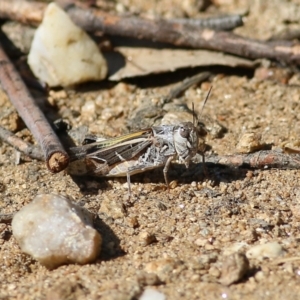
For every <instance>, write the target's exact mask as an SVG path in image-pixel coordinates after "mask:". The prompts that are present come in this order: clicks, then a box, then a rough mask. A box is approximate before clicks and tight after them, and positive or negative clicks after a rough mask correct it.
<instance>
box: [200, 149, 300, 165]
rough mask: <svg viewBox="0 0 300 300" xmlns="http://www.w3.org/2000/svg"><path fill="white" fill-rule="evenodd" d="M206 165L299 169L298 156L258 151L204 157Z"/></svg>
mask: <svg viewBox="0 0 300 300" xmlns="http://www.w3.org/2000/svg"><path fill="white" fill-rule="evenodd" d="M205 162H206V163H214V164H221V165H225V166H228V167H246V168H254V169H262V168H277V169H300V155H299V154H286V153H282V152H279V151H274V150H270V151H267V150H265V151H258V152H255V153H250V154H234V155H224V156H210V157H205Z"/></svg>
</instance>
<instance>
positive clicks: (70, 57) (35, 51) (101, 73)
mask: <svg viewBox="0 0 300 300" xmlns="http://www.w3.org/2000/svg"><path fill="white" fill-rule="evenodd" d="M28 64H29V66H30V68H31V70H32V72H33V73H34V75H35V76H36V77H37V78H38V79H39V80H41V81H42V82H46V83H47V84H48V85H49V86H70V85H75V84H78V83H81V82H85V81H89V80H101V79H104V78H105V77H106V74H107V64H106V61H105V60H104V58H103V56H102V54H101V53H100V51H99V49H98V47H97V45H96V43H95V42H94V41H93V40H92V39H91V38H90V37H89V36H88V35H87V34H86V33H85V32H84V31H83V30H82V29H80V28H79V27H77V26H76V25H75V24H74V23H73V22H72V21H71V19H70V18H69V16H68V15H67V14H66V13H65V12H64V11H63V10H62V9H61V8H60V7H59V6H58V5H56V4H55V3H50V4H49V5H48V7H47V9H46V11H45V14H44V18H43V21H42V23H41V24H40V26H39V28H38V29H37V30H36V32H35V35H34V39H33V42H32V44H31V49H30V53H29V55H28Z"/></svg>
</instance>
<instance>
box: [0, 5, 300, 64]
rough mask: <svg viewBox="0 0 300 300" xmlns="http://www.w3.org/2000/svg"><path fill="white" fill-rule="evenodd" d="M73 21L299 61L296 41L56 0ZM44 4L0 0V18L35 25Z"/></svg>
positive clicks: (109, 30) (100, 28)
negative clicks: (257, 37)
mask: <svg viewBox="0 0 300 300" xmlns="http://www.w3.org/2000/svg"><path fill="white" fill-rule="evenodd" d="M58 2H59V3H60V4H62V5H63V6H64V7H65V10H66V11H67V13H68V14H69V16H70V17H71V19H72V20H73V22H74V23H75V24H77V25H78V26H80V27H82V28H83V29H85V30H87V31H102V32H103V33H105V34H108V35H116V36H126V37H133V38H138V39H148V40H152V41H156V42H164V43H170V44H173V45H176V46H180V47H191V48H202V49H209V50H215V51H222V52H227V53H231V54H235V55H239V56H241V57H247V58H251V59H258V58H267V59H272V60H277V61H280V62H284V63H288V64H294V65H295V64H296V65H300V51H299V48H300V47H299V46H300V44H299V43H292V42H287V41H286V42H262V41H258V40H255V39H248V38H244V37H242V36H239V35H236V34H233V33H231V32H225V31H215V30H212V29H195V27H194V26H190V25H185V24H178V23H176V24H172V23H171V22H168V21H167V20H148V19H142V18H138V17H128V16H116V15H112V14H109V13H105V12H102V11H99V10H92V9H81V8H79V7H76V6H74V5H70V3H69V2H66V1H58ZM45 7H46V4H44V6H43V5H41V3H39V2H34V1H32V2H27V1H20V0H15V1H13V2H12V1H10V0H1V6H0V18H10V19H13V20H17V21H20V22H24V23H27V24H34V25H36V24H37V23H38V22H41V20H42V14H43V11H44V9H45Z"/></svg>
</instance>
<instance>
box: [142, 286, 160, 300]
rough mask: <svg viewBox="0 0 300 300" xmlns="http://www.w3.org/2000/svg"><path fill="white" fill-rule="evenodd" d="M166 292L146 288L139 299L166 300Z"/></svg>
mask: <svg viewBox="0 0 300 300" xmlns="http://www.w3.org/2000/svg"><path fill="white" fill-rule="evenodd" d="M165 299H166V296H165V294H163V293H161V292H159V291H157V290H155V289H153V288H146V289H145V290H144V292H143V294H142V295H141V296H140V298H139V300H165Z"/></svg>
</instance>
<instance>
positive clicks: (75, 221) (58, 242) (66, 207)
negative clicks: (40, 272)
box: [12, 194, 101, 269]
mask: <svg viewBox="0 0 300 300" xmlns="http://www.w3.org/2000/svg"><path fill="white" fill-rule="evenodd" d="M12 230H13V235H14V236H15V238H16V240H17V241H18V243H19V245H20V247H21V249H22V251H24V252H25V253H27V254H30V255H32V256H33V257H34V258H35V259H36V260H38V261H39V262H40V263H41V264H43V265H44V266H46V267H48V268H50V269H52V268H55V267H58V266H60V265H62V264H68V263H78V264H86V263H90V262H92V261H94V260H95V259H96V258H97V256H98V255H99V252H100V248H101V236H100V234H99V233H98V232H97V231H96V230H95V229H94V228H92V218H91V214H90V213H89V212H88V211H87V210H85V209H84V208H82V207H79V206H78V205H76V204H74V203H73V202H72V201H71V200H70V199H68V198H67V197H64V196H61V195H54V194H42V195H38V196H36V197H35V199H34V200H33V201H32V202H31V203H30V204H28V205H27V206H25V207H23V208H22V209H21V210H20V211H19V212H18V213H16V215H15V216H14V218H13V221H12Z"/></svg>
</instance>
